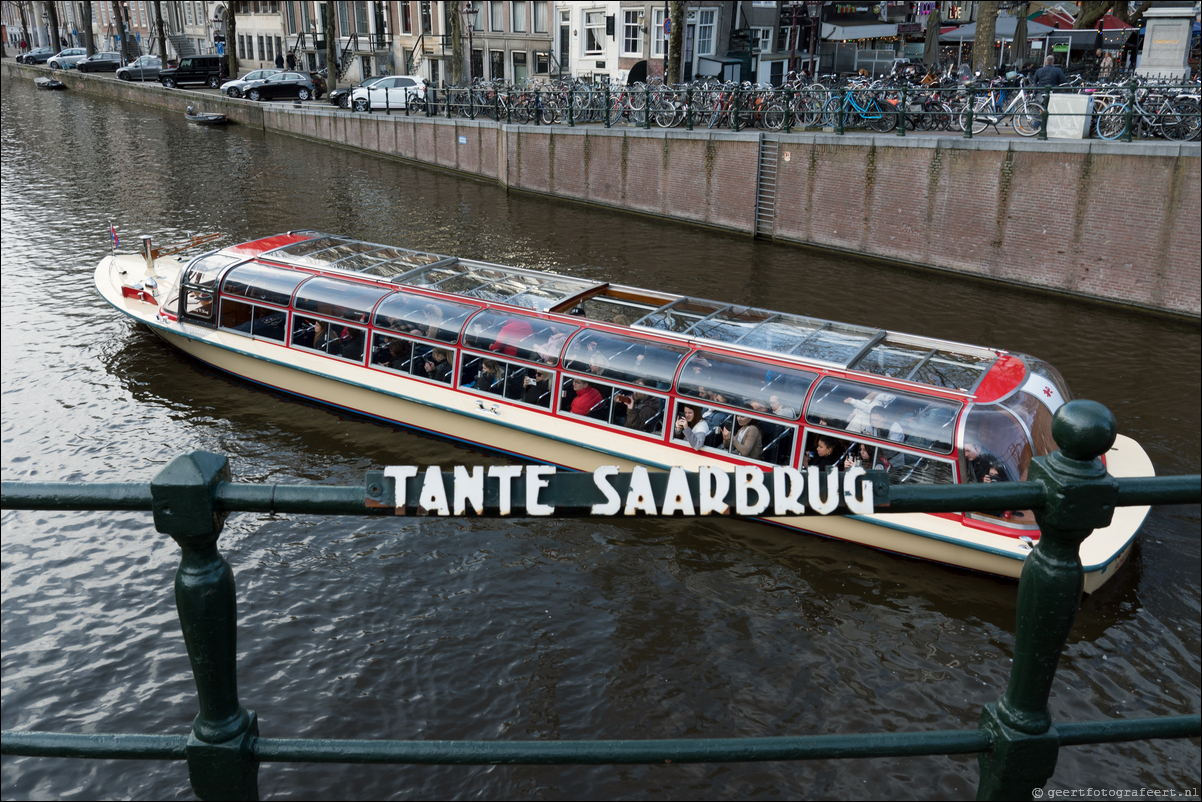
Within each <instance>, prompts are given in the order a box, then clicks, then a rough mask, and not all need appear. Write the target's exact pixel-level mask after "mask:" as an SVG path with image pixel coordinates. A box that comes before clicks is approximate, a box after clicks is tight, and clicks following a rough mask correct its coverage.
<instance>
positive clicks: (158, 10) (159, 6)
mask: <svg viewBox="0 0 1202 802" xmlns="http://www.w3.org/2000/svg"><path fill="white" fill-rule="evenodd" d="M154 26H155V31H156V34H157V35H158V38H159V61H161V62H163V66H164V67H165V66H167V26H166V25H164V24H163V2H162V0H154Z"/></svg>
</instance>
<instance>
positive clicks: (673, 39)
mask: <svg viewBox="0 0 1202 802" xmlns="http://www.w3.org/2000/svg"><path fill="white" fill-rule="evenodd" d="M668 19H670V20H672V31H671V33H669V34H668V59H667V61H666V62H665V63H664V83H666V84H669V85H670V84H678V83H680V82H681V80H682V75H683V73H682V72H681V67H682V65H681V62H680V51H681V48H682V47H683V46H684V33H683V31H684V2H683V1H682V0H670V2H669V3H668Z"/></svg>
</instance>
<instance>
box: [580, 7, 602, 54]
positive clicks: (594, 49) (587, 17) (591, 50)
mask: <svg viewBox="0 0 1202 802" xmlns="http://www.w3.org/2000/svg"><path fill="white" fill-rule="evenodd" d="M584 33H585V42H584V52H585V53H588V54H590V55H593V54H598V53H603V52H605V12H604V11H586V12H585V13H584Z"/></svg>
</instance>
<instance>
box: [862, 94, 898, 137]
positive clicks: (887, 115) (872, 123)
mask: <svg viewBox="0 0 1202 802" xmlns="http://www.w3.org/2000/svg"><path fill="white" fill-rule="evenodd" d="M897 118H898V114H897V111H896V110H895V109H894V108H893V104H892V103H889V102H888V101H883V100H882V101H878V100H876V99H874V100H873V101H872V103H871V104H870V105H869V106H868V108H867V109H866V110H865V112H864V119H865V120H867V121H868V127H869V128H871V129H872V130H873V131H876V132H877V133H878V134H887V133H889V132H890V131H892V130H893V129H894V128H897Z"/></svg>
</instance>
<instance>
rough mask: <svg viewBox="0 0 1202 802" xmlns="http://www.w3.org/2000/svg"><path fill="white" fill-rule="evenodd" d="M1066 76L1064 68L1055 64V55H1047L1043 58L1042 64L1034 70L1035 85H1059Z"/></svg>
mask: <svg viewBox="0 0 1202 802" xmlns="http://www.w3.org/2000/svg"><path fill="white" fill-rule="evenodd" d="M1066 80H1068V79H1067V77H1066V76H1065V74H1064V70H1062V69H1060V67H1058V66H1057V65H1056V57H1055V56H1048V57H1047V58H1045V59H1044V60H1043V66H1042V67H1040V68H1039V69H1037V70H1036V71H1035V85H1036V86H1060V84H1062V83H1064V82H1065V81H1066Z"/></svg>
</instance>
